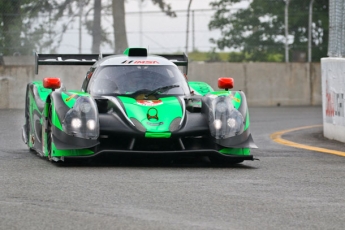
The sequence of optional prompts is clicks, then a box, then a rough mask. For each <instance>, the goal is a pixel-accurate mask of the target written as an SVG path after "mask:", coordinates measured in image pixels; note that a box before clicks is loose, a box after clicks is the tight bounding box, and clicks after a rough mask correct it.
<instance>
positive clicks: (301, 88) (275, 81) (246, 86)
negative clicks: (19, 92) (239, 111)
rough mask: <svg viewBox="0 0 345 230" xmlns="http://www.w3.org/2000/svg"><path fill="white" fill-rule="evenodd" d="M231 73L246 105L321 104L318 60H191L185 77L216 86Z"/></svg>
mask: <svg viewBox="0 0 345 230" xmlns="http://www.w3.org/2000/svg"><path fill="white" fill-rule="evenodd" d="M218 77H233V78H234V80H235V89H236V90H242V91H244V92H245V94H246V97H247V100H248V104H249V106H276V105H278V104H280V105H288V106H291V105H321V71H320V63H312V64H308V63H287V64H286V63H195V62H194V63H191V64H190V65H189V74H188V79H189V80H193V81H205V82H208V83H209V84H211V86H212V87H213V88H214V89H216V88H217V79H218Z"/></svg>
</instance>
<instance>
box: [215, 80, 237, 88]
mask: <svg viewBox="0 0 345 230" xmlns="http://www.w3.org/2000/svg"><path fill="white" fill-rule="evenodd" d="M218 88H220V89H225V90H228V89H232V88H234V79H233V78H230V77H221V78H218Z"/></svg>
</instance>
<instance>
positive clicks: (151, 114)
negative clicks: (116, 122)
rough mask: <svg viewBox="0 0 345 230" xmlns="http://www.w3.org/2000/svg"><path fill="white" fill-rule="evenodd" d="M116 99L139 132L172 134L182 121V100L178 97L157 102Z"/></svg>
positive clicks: (121, 97) (164, 98)
mask: <svg viewBox="0 0 345 230" xmlns="http://www.w3.org/2000/svg"><path fill="white" fill-rule="evenodd" d="M117 98H118V99H119V100H120V101H121V102H122V104H123V108H124V110H125V112H126V115H127V117H128V118H129V120H131V121H132V122H133V124H134V125H135V126H136V128H138V129H139V130H141V131H145V132H152V133H155V132H156V133H158V132H159V133H162V132H172V131H175V130H177V129H178V128H179V126H180V124H181V122H182V120H183V115H184V109H183V102H182V101H183V100H180V99H179V98H178V97H174V96H171V97H163V98H159V99H157V100H136V99H134V98H131V97H126V96H119V97H117Z"/></svg>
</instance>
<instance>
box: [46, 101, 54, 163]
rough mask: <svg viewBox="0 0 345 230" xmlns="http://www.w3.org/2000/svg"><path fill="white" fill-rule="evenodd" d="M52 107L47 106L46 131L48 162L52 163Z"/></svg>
mask: <svg viewBox="0 0 345 230" xmlns="http://www.w3.org/2000/svg"><path fill="white" fill-rule="evenodd" d="M52 127H53V123H52V106H51V104H49V108H48V117H47V129H46V134H47V150H48V160H49V161H53V158H52V142H53V132H52Z"/></svg>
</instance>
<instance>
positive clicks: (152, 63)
mask: <svg viewBox="0 0 345 230" xmlns="http://www.w3.org/2000/svg"><path fill="white" fill-rule="evenodd" d="M122 64H134V65H157V64H159V62H158V61H152V60H137V61H134V60H126V61H123V62H122Z"/></svg>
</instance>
